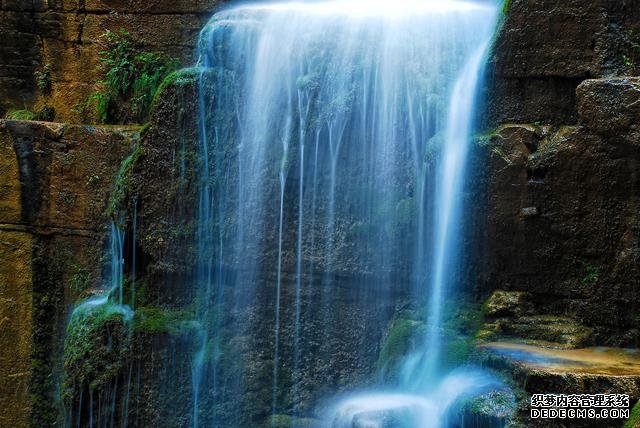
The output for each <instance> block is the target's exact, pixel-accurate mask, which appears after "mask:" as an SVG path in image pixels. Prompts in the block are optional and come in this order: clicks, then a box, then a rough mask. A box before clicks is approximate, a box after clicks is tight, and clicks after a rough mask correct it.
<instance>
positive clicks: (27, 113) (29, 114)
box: [5, 109, 37, 120]
mask: <svg viewBox="0 0 640 428" xmlns="http://www.w3.org/2000/svg"><path fill="white" fill-rule="evenodd" d="M36 117H37V113H35V112H33V111H31V110H27V109H24V110H10V111H9V112H8V113H7V114H6V116H5V118H6V119H11V120H36Z"/></svg>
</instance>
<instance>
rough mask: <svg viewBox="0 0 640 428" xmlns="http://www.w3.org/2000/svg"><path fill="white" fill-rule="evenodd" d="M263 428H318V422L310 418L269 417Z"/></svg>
mask: <svg viewBox="0 0 640 428" xmlns="http://www.w3.org/2000/svg"><path fill="white" fill-rule="evenodd" d="M263 426H264V428H294V427H295V428H319V427H320V426H321V424H320V421H319V420H317V419H311V418H299V417H296V416H290V415H271V416H269V417H268V418H267V420H266V421H265V423H264V425H263Z"/></svg>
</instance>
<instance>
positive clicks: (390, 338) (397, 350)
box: [377, 318, 425, 376]
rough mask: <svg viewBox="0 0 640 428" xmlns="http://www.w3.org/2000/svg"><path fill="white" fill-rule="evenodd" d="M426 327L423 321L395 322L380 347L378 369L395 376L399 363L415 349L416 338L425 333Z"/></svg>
mask: <svg viewBox="0 0 640 428" xmlns="http://www.w3.org/2000/svg"><path fill="white" fill-rule="evenodd" d="M424 329H425V325H424V323H423V322H421V321H416V320H411V319H405V318H398V319H395V320H393V322H392V323H391V325H390V327H389V330H388V331H387V334H386V336H385V338H384V340H383V342H382V345H381V347H380V354H379V355H378V363H377V368H378V371H380V372H386V373H389V374H391V375H392V376H393V372H394V371H395V369H396V368H397V366H398V363H399V362H400V361H401V360H402V358H403V357H404V356H406V355H407V354H408V353H409V352H410V351H411V350H412V349H413V348H415V347H416V342H415V340H416V338H417V337H418V336H420V333H424V331H425V330H424Z"/></svg>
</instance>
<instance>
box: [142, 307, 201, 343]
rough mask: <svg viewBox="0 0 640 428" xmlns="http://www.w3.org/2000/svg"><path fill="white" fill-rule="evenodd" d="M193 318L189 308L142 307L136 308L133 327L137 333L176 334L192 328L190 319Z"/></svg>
mask: <svg viewBox="0 0 640 428" xmlns="http://www.w3.org/2000/svg"><path fill="white" fill-rule="evenodd" d="M193 318H194V313H193V311H192V310H189V309H163V308H157V307H144V308H139V309H137V310H136V314H135V317H134V321H133V328H134V331H135V332H136V333H139V334H151V335H154V334H169V335H172V336H177V335H180V334H181V333H183V332H187V331H191V330H192V329H193V328H194V326H193V324H192V322H191V321H190V320H192V319H193Z"/></svg>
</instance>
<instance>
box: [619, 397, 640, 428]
mask: <svg viewBox="0 0 640 428" xmlns="http://www.w3.org/2000/svg"><path fill="white" fill-rule="evenodd" d="M638 426H640V401H638V402H637V403H636V405H635V406H633V409H631V414H630V415H629V419H627V421H626V422H625V423H624V426H623V428H636V427H638Z"/></svg>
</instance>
